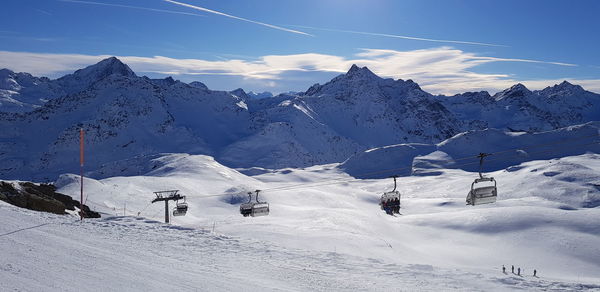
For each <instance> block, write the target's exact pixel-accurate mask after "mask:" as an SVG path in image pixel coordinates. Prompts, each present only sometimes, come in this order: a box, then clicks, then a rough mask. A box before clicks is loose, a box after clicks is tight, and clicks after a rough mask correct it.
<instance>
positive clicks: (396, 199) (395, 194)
mask: <svg viewBox="0 0 600 292" xmlns="http://www.w3.org/2000/svg"><path fill="white" fill-rule="evenodd" d="M397 177H398V176H397V175H394V176H392V178H394V189H393V190H392V191H389V192H385V193H383V195H381V199H380V200H379V206H380V207H381V210H384V211H385V212H386V213H387V214H389V215H393V214H395V213H396V214H399V213H400V197H401V195H400V192H399V191H397V190H396V178H397Z"/></svg>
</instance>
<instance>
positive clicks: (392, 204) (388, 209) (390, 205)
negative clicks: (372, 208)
mask: <svg viewBox="0 0 600 292" xmlns="http://www.w3.org/2000/svg"><path fill="white" fill-rule="evenodd" d="M381 208H383V210H384V211H385V213H387V214H388V215H394V214H400V199H399V198H393V199H387V200H385V201H383V202H382V203H381Z"/></svg>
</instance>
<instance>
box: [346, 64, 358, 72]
mask: <svg viewBox="0 0 600 292" xmlns="http://www.w3.org/2000/svg"><path fill="white" fill-rule="evenodd" d="M358 70H360V68H359V67H358V66H356V64H352V66H351V67H350V70H348V74H350V73H352V72H356V71H358Z"/></svg>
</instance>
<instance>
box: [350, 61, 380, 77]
mask: <svg viewBox="0 0 600 292" xmlns="http://www.w3.org/2000/svg"><path fill="white" fill-rule="evenodd" d="M346 76H362V77H377V75H375V73H373V72H372V71H371V70H369V68H367V67H366V66H365V67H362V68H361V67H358V66H357V65H356V64H352V66H351V67H350V70H348V72H347V73H346Z"/></svg>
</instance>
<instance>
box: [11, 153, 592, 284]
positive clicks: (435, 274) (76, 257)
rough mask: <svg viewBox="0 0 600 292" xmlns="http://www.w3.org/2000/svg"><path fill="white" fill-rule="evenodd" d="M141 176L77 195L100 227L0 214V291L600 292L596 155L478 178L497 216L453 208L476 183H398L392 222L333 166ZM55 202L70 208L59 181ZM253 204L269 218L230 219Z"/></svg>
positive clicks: (378, 182) (444, 174) (167, 162)
mask: <svg viewBox="0 0 600 292" xmlns="http://www.w3.org/2000/svg"><path fill="white" fill-rule="evenodd" d="M147 163H148V165H141V166H139V165H138V166H139V170H138V171H140V172H143V173H141V174H140V175H138V176H127V177H111V178H106V179H102V180H94V179H86V180H85V182H84V185H85V187H86V194H87V197H88V198H87V204H89V205H90V207H92V209H95V210H96V211H100V212H103V213H104V214H103V218H101V219H89V220H84V221H83V222H79V221H78V218H77V217H75V216H57V215H51V214H45V213H38V212H33V211H29V210H24V209H19V208H16V207H13V206H10V205H7V204H4V203H2V204H1V205H0V217H1V220H2V222H3V224H2V225H0V250H2V251H3V252H2V257H1V258H2V260H1V262H0V290H5V291H8V290H24V291H41V290H44V291H46V290H60V291H64V290H67V291H75V290H81V289H86V290H87V289H89V290H94V291H106V290H113V291H114V290H121V291H124V290H133V291H142V290H148V291H161V290H165V289H178V290H184V291H189V290H204V291H215V290H221V291H222V290H234V289H235V290H254V291H257V290H260V291H262V290H291V291H314V290H321V291H331V290H377V291H382V290H390V289H392V290H444V291H446V290H463V291H464V290H468V291H491V290H495V291H504V290H508V289H525V290H583V289H586V290H587V289H589V290H599V291H600V277H599V276H598V275H600V224H598V222H600V208H598V206H599V205H600V195H599V191H598V188H599V186H600V175H598V173H599V170H600V155H598V154H591V153H588V154H583V155H578V156H571V157H565V158H561V159H553V160H539V161H531V162H526V163H523V164H520V165H517V166H512V167H509V168H507V169H504V170H499V171H495V172H492V173H489V175H491V176H493V177H495V178H496V180H497V181H498V189H499V196H498V202H497V203H495V204H488V205H480V206H475V207H472V206H466V205H465V196H466V194H467V192H468V190H469V187H470V184H471V182H472V180H473V179H474V178H475V177H476V176H477V174H476V173H471V172H465V171H462V170H458V169H451V170H440V171H439V174H438V175H435V176H408V177H401V178H399V179H398V189H399V190H400V191H401V192H402V194H403V197H402V209H401V210H400V211H401V213H402V215H400V216H397V217H393V216H389V215H386V214H385V213H384V212H383V211H381V210H380V209H379V206H378V205H377V203H378V199H379V196H380V195H381V193H382V192H383V191H386V190H391V188H392V187H393V182H392V181H391V179H371V180H360V179H353V178H352V177H350V176H348V175H347V174H345V173H343V172H341V171H340V170H339V168H337V167H336V166H337V164H330V165H321V166H314V167H310V168H306V169H283V170H278V171H270V170H263V171H262V172H263V173H262V174H259V175H255V176H246V175H244V174H242V173H240V172H238V171H236V170H233V169H229V168H227V167H225V166H223V165H220V164H219V163H217V162H216V161H214V159H212V158H211V157H208V156H203V155H187V154H165V155H162V156H157V157H155V158H153V159H150V160H148V161H147ZM106 167H107V168H109V166H106ZM117 167H121V166H117ZM148 169H150V171H146V170H148ZM105 171H108V169H105ZM252 171H253V172H255V173H259V170H258V169H253V170H252ZM244 172H247V171H244ZM248 172H249V171H248ZM57 186H58V187H59V192H63V193H65V194H69V195H71V196H73V197H75V198H78V197H79V183H78V181H77V177H76V176H75V175H63V176H62V177H61V178H60V179H59V181H58V182H57ZM277 188H279V189H277ZM167 189H179V190H180V192H181V193H182V194H184V195H186V196H187V202H188V204H189V205H190V209H189V211H188V214H187V216H184V217H171V219H172V224H170V225H167V224H164V223H160V222H159V221H162V220H163V214H164V204H163V203H162V202H161V203H156V204H153V205H152V204H149V203H150V201H151V200H152V198H153V194H152V192H153V191H158V190H167ZM254 189H262V190H264V191H263V192H262V193H261V196H260V199H261V200H265V201H268V202H269V203H270V207H271V214H270V215H269V216H266V217H256V218H251V217H250V218H244V217H242V216H241V215H240V214H239V213H238V212H239V211H238V206H239V203H240V202H243V201H245V200H246V199H247V197H245V196H243V195H240V193H242V194H243V193H245V192H246V191H250V190H254ZM219 195H220V196H219ZM171 206H173V204H172V203H171ZM124 207H125V210H124ZM140 211H141V213H140V214H139V216H138V212H140ZM124 213H125V216H123V214H124ZM502 265H505V266H506V267H507V272H508V273H507V274H503V273H502V271H501V267H502ZM511 265H514V266H515V270H516V269H517V267H520V268H521V271H522V272H521V273H522V276H516V275H513V274H511V273H510V266H511ZM533 269H537V271H538V277H533V276H532V273H533Z"/></svg>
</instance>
